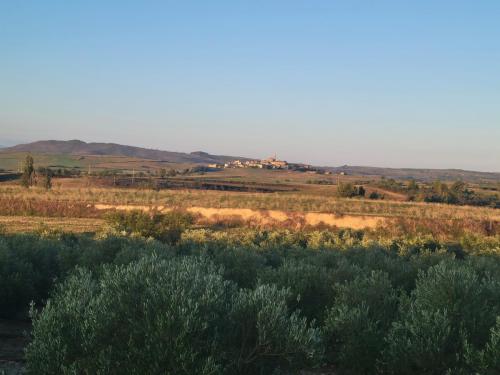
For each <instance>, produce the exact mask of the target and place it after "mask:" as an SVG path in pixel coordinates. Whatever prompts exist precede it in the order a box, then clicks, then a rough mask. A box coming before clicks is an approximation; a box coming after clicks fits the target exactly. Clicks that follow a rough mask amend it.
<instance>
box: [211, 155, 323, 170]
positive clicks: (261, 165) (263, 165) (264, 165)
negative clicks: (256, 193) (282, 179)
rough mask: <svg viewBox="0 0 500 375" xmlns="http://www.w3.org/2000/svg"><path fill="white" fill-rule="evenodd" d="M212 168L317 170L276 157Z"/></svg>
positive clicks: (213, 166) (233, 162)
mask: <svg viewBox="0 0 500 375" xmlns="http://www.w3.org/2000/svg"><path fill="white" fill-rule="evenodd" d="M208 166H209V167H210V168H218V169H223V168H258V169H286V170H294V171H304V172H306V171H311V172H314V171H316V169H315V168H314V167H312V166H311V165H308V164H297V163H288V162H287V161H285V160H279V159H278V157H277V156H276V155H274V156H271V157H269V158H267V159H262V160H244V161H241V160H232V161H229V162H227V163H225V164H209V165H208Z"/></svg>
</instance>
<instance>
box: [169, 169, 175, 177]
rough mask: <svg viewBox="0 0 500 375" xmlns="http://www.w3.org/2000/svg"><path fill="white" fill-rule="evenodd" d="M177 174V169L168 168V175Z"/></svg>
mask: <svg viewBox="0 0 500 375" xmlns="http://www.w3.org/2000/svg"><path fill="white" fill-rule="evenodd" d="M175 176H177V171H176V170H175V169H173V168H171V169H169V170H168V177H175Z"/></svg>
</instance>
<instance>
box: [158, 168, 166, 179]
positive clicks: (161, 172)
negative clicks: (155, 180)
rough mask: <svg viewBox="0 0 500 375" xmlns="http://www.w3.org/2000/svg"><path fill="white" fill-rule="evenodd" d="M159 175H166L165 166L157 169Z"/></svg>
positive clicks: (162, 176)
mask: <svg viewBox="0 0 500 375" xmlns="http://www.w3.org/2000/svg"><path fill="white" fill-rule="evenodd" d="M159 175H160V177H161V178H165V177H166V176H167V170H166V169H165V168H161V169H160V171H159Z"/></svg>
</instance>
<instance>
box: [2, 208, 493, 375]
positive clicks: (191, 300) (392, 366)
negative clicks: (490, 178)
mask: <svg viewBox="0 0 500 375" xmlns="http://www.w3.org/2000/svg"><path fill="white" fill-rule="evenodd" d="M141 215H145V214H139V213H129V214H123V215H122V214H120V216H115V217H112V218H110V219H109V220H110V222H115V223H116V224H115V232H114V234H113V232H110V233H108V234H104V233H102V234H100V235H98V236H89V235H69V234H64V233H50V232H49V233H45V234H43V235H34V234H31V235H21V234H17V235H6V234H3V235H1V236H0V281H1V284H2V285H3V286H5V287H3V288H2V289H0V301H2V304H1V309H0V315H1V317H2V318H13V317H18V318H21V317H23V316H26V314H27V313H28V307H29V304H30V301H34V304H33V305H32V308H31V317H32V319H33V332H32V341H31V344H30V345H29V346H28V348H27V354H26V358H27V370H28V372H29V373H33V374H52V373H60V372H68V373H69V372H73V373H99V372H101V373H103V372H104V373H109V372H113V371H114V370H116V369H118V368H127V369H128V371H129V372H130V373H144V372H148V373H156V372H172V373H173V372H175V373H185V374H192V373H201V374H213V373H221V374H261V373H273V371H274V372H276V371H278V372H279V371H281V373H293V371H295V370H298V369H306V368H315V367H320V368H321V367H332V366H333V367H334V368H335V371H336V372H337V373H339V374H443V373H452V374H470V373H481V374H496V373H498V371H500V362H499V358H500V345H499V344H500V276H499V275H500V238H499V237H498V236H497V237H477V236H476V237H470V236H469V237H464V238H461V239H457V240H456V241H454V242H439V241H436V240H434V239H433V238H432V237H412V238H409V237H406V238H393V239H380V240H376V239H374V238H370V236H366V235H365V233H364V232H363V231H352V230H338V231H331V230H329V231H321V230H316V231H290V230H284V229H282V230H257V229H248V228H235V229H224V230H209V229H194V228H190V221H189V220H190V219H189V217H186V216H185V215H184V214H182V213H175V212H174V213H172V214H171V215H170V216H167V217H164V218H161V217H156V216H154V215H153V216H147V215H146V216H141ZM172 228H176V229H178V230H179V231H180V232H181V235H180V237H178V238H176V240H175V241H172V240H171V238H170V237H169V236H166V237H164V236H163V235H162V233H164V231H165V230H167V231H168V230H170V229H172ZM117 229H119V231H120V232H121V234H118V233H116V232H117ZM155 238H158V239H159V240H156V239H155Z"/></svg>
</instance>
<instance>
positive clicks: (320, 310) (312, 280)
mask: <svg viewBox="0 0 500 375" xmlns="http://www.w3.org/2000/svg"><path fill="white" fill-rule="evenodd" d="M333 280H334V275H333V272H332V271H331V270H328V269H326V268H325V267H320V266H316V265H312V264H307V263H304V262H301V261H297V260H285V262H284V263H283V265H282V266H281V267H279V268H276V269H267V270H265V271H264V272H262V273H261V283H264V284H275V285H277V286H278V287H280V288H289V289H290V296H289V302H288V303H289V306H290V307H291V308H292V310H295V309H299V310H300V311H301V312H302V313H303V314H304V316H306V317H307V318H308V319H310V320H313V319H316V320H323V318H324V316H323V315H324V312H325V310H326V309H327V308H328V307H329V306H330V305H331V304H332V303H333V298H334V289H333V285H334V282H333Z"/></svg>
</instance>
